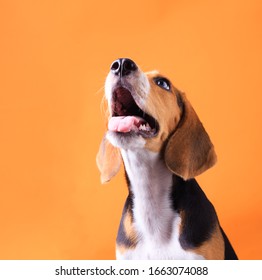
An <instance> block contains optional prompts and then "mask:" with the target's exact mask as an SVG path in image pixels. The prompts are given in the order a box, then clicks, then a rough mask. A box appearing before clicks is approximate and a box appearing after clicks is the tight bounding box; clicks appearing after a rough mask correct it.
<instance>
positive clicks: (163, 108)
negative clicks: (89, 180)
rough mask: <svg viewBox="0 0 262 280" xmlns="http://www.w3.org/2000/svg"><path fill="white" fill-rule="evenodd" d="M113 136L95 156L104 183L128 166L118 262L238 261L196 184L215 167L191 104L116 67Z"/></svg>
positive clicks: (164, 82) (110, 81)
mask: <svg viewBox="0 0 262 280" xmlns="http://www.w3.org/2000/svg"><path fill="white" fill-rule="evenodd" d="M105 97H106V99H107V102H108V108H109V120H108V131H107V133H106V135H105V137H104V138H103V140H102V143H101V145H100V149H99V152H98V155H97V165H98V167H99V170H100V172H101V181H102V183H104V182H107V181H109V180H110V179H111V178H112V177H113V176H115V175H116V174H117V172H118V171H119V169H120V165H121V161H122V160H123V162H124V167H125V174H126V181H127V187H128V192H129V194H128V197H127V199H126V202H125V205H124V209H123V214H122V218H121V221H120V226H119V230H118V235H117V243H116V256H117V259H237V256H236V254H235V252H234V250H233V248H232V246H231V244H230V242H229V240H228V238H227V237H226V235H225V233H224V232H223V230H222V228H221V226H220V224H219V221H218V218H217V215H216V212H215V209H214V207H213V205H212V204H211V202H210V201H209V200H208V199H207V197H206V196H205V194H204V192H203V191H202V189H201V188H200V186H199V185H198V183H197V182H196V180H195V179H194V177H195V176H197V175H199V174H201V173H203V172H204V171H206V170H207V169H208V168H210V167H212V166H213V165H214V164H215V162H216V154H215V151H214V147H213V144H212V143H211V141H210V138H209V136H208V134H207V132H206V131H205V129H204V127H203V125H202V123H201V122H200V120H199V118H198V116H197V115H196V113H195V111H194V109H193V108H192V106H191V104H190V103H189V101H188V100H187V98H186V96H185V95H184V94H183V93H181V92H180V91H178V90H177V89H176V88H175V87H174V86H173V85H172V83H171V82H170V81H169V80H168V79H167V78H166V77H164V76H163V75H161V74H160V73H159V72H157V71H153V72H148V73H143V72H142V71H141V70H140V69H139V67H138V66H137V65H136V64H135V62H133V61H132V60H130V59H128V58H121V59H118V60H116V61H114V62H113V63H112V65H111V68H110V72H109V74H108V76H107V79H106V84H105Z"/></svg>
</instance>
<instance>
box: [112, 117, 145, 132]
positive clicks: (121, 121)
mask: <svg viewBox="0 0 262 280" xmlns="http://www.w3.org/2000/svg"><path fill="white" fill-rule="evenodd" d="M143 123H145V121H144V120H143V119H142V118H139V117H135V116H127V117H125V116H120V117H112V118H111V119H110V120H109V123H108V129H109V130H110V131H114V132H130V131H131V130H134V131H137V130H138V127H139V126H140V124H143Z"/></svg>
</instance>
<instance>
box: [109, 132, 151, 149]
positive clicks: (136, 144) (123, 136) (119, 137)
mask: <svg viewBox="0 0 262 280" xmlns="http://www.w3.org/2000/svg"><path fill="white" fill-rule="evenodd" d="M106 138H107V140H108V141H109V142H110V143H111V144H112V145H113V146H115V147H117V148H120V149H124V150H128V149H137V148H144V146H145V143H146V141H145V139H144V138H143V137H142V136H141V135H138V134H136V133H135V132H133V131H131V132H129V133H122V132H113V131H108V132H107V134H106Z"/></svg>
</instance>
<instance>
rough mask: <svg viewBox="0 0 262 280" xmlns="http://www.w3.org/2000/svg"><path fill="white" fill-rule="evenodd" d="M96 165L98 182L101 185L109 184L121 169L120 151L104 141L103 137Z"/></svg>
mask: <svg viewBox="0 0 262 280" xmlns="http://www.w3.org/2000/svg"><path fill="white" fill-rule="evenodd" d="M96 164H97V166H98V169H99V171H100V173H101V176H100V180H101V183H102V184H104V183H106V182H109V181H110V180H111V179H112V177H114V176H115V175H116V174H117V173H118V171H119V169H120V167H121V154H120V151H119V149H118V148H116V147H114V146H113V145H112V144H111V143H110V142H109V141H108V140H107V139H106V136H104V137H103V140H102V142H101V144H100V147H99V151H98V153H97V156H96Z"/></svg>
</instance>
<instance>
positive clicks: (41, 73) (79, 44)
mask: <svg viewBox="0 0 262 280" xmlns="http://www.w3.org/2000/svg"><path fill="white" fill-rule="evenodd" d="M261 15H262V2H261V1H259V0H257V1H256V0H249V1H241V0H240V1H239V0H223V1H207V0H200V1H195V0H186V1H185V0H169V1H160V0H155V1H154V0H151V1H149V0H144V1H141V0H133V1H131V2H130V1H100V0H96V1H93V2H92V3H91V1H85V0H75V1H69V0H67V1H66V0H58V1H53V0H48V1H29V0H26V1H19V0H9V1H1V2H0V38H1V41H0V129H1V134H0V137H1V138H0V141H1V145H0V187H1V194H0V228H1V230H0V248H1V250H0V258H1V259H112V258H114V246H115V245H114V242H115V236H116V233H117V228H118V223H119V219H120V215H121V211H122V207H123V203H124V199H125V196H126V187H125V183H124V178H123V169H122V171H121V174H119V175H118V176H117V177H116V178H114V179H113V180H112V182H110V183H109V184H108V185H104V186H101V185H100V181H99V173H98V170H97V168H96V164H95V156H96V152H97V149H98V146H99V143H100V140H101V138H102V135H103V133H104V131H105V120H104V117H103V114H102V112H101V110H100V104H101V100H102V96H103V84H104V80H105V77H106V75H107V72H108V70H109V66H110V64H111V62H112V61H113V60H114V59H116V58H118V57H130V58H132V59H134V60H135V61H136V62H137V63H138V64H139V65H140V66H141V67H142V69H143V70H146V71H147V70H152V69H158V70H160V71H162V72H163V73H165V74H166V75H167V76H168V77H170V78H171V80H172V81H173V82H174V84H175V85H176V86H177V87H178V88H180V89H181V90H183V91H185V92H186V93H187V96H188V98H189V100H190V101H191V103H192V104H193V106H194V108H195V110H196V111H197V113H198V115H199V117H200V119H201V120H202V122H203V123H204V125H205V127H206V129H207V131H208V133H209V134H210V136H211V139H212V140H213V143H214V145H215V147H216V151H217V154H218V159H219V161H218V164H217V165H216V166H215V167H214V168H212V169H211V170H210V171H208V172H206V173H204V174H202V175H201V176H199V177H198V181H199V183H200V185H201V186H202V188H203V189H204V191H205V192H206V194H207V195H208V197H209V198H210V200H211V201H212V202H213V204H214V205H215V207H216V210H217V212H218V215H219V217H220V222H221V224H222V226H223V228H224V230H225V231H226V233H227V234H228V236H229V238H230V240H231V242H232V243H233V245H234V247H235V249H236V251H237V253H238V255H239V257H240V258H241V259H262V244H261V236H262V223H261V221H262V219H261V218H262V211H261V207H262V206H261V205H262V199H261V198H262V188H261V187H262V176H261V159H262V148H261V146H262V145H261V144H262V136H261V135H262V133H261V128H262V125H261V120H262V115H261V114H262V113H261V102H262V77H261V73H262V17H261Z"/></svg>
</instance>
